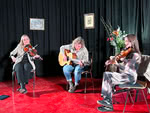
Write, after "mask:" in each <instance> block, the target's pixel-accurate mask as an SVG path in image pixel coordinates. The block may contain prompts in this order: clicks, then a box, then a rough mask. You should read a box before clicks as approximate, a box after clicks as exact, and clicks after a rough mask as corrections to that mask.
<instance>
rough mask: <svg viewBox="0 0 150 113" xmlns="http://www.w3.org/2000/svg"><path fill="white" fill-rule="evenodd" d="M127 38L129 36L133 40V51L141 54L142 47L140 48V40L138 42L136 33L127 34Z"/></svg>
mask: <svg viewBox="0 0 150 113" xmlns="http://www.w3.org/2000/svg"><path fill="white" fill-rule="evenodd" d="M127 38H128V40H129V41H130V42H131V46H132V48H133V51H135V52H137V53H139V54H141V52H140V48H139V42H138V40H137V37H136V35H134V34H129V35H127Z"/></svg>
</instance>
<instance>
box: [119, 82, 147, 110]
mask: <svg viewBox="0 0 150 113" xmlns="http://www.w3.org/2000/svg"><path fill="white" fill-rule="evenodd" d="M119 87H120V88H121V89H126V91H127V95H126V100H125V104H124V109H123V113H124V112H125V108H126V104H127V100H128V96H129V95H130V96H131V94H130V91H131V90H141V91H142V94H143V97H144V100H145V103H146V105H147V108H148V111H149V113H150V109H149V106H148V102H147V98H146V95H145V93H144V89H145V88H147V83H146V82H142V81H137V82H136V83H135V84H121V85H119ZM133 104H134V103H133Z"/></svg>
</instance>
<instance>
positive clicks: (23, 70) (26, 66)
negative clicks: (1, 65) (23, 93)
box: [15, 62, 32, 84]
mask: <svg viewBox="0 0 150 113" xmlns="http://www.w3.org/2000/svg"><path fill="white" fill-rule="evenodd" d="M31 70H32V66H31V64H30V63H29V62H20V63H18V64H16V66H15V72H16V76H17V80H18V83H25V84H27V83H28V80H29V78H31Z"/></svg>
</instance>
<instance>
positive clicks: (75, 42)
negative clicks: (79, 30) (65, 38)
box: [72, 36, 85, 48]
mask: <svg viewBox="0 0 150 113" xmlns="http://www.w3.org/2000/svg"><path fill="white" fill-rule="evenodd" d="M75 44H81V45H82V48H83V47H85V42H84V39H83V38H82V37H81V36H78V37H77V38H76V39H74V40H73V41H72V48H75Z"/></svg>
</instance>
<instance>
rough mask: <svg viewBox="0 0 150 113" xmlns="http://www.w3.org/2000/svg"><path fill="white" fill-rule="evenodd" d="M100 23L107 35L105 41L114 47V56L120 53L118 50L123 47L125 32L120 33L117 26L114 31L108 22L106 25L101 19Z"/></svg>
mask: <svg viewBox="0 0 150 113" xmlns="http://www.w3.org/2000/svg"><path fill="white" fill-rule="evenodd" d="M101 21H102V23H103V24H104V27H105V29H106V31H107V34H108V38H107V41H110V44H111V45H112V46H114V47H115V54H118V53H120V49H121V48H124V47H125V43H124V37H126V36H127V34H126V33H125V31H121V30H120V27H119V26H118V28H117V30H114V29H113V27H112V26H111V24H110V22H108V24H107V23H106V22H105V21H104V19H103V18H101Z"/></svg>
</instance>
